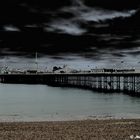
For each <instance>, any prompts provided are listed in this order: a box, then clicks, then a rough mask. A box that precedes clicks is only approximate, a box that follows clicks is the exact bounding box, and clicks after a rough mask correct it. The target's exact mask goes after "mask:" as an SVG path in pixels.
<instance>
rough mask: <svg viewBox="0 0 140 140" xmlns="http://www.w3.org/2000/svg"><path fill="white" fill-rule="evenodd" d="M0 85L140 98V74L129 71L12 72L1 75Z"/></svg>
mask: <svg viewBox="0 0 140 140" xmlns="http://www.w3.org/2000/svg"><path fill="white" fill-rule="evenodd" d="M0 82H1V83H15V84H46V85H51V86H60V87H77V88H86V89H91V90H96V91H100V92H124V93H127V94H131V95H136V96H140V72H138V71H135V70H133V69H131V70H113V69H103V70H91V71H86V72H64V71H62V70H61V71H60V72H51V73H49V72H37V71H30V72H29V71H28V72H14V73H8V72H6V73H1V74H0Z"/></svg>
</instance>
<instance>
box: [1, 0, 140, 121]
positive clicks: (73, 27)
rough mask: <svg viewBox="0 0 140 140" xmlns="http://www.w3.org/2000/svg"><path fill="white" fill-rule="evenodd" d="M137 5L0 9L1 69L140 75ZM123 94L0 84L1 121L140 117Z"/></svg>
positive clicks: (30, 4)
mask: <svg viewBox="0 0 140 140" xmlns="http://www.w3.org/2000/svg"><path fill="white" fill-rule="evenodd" d="M139 5H140V2H139V0H133V1H129V0H124V1H122V0H114V1H113V2H112V0H94V1H93V0H61V1H60V0H51V1H48V2H47V1H45V0H41V1H39V0H30V1H28V0H22V1H18V0H12V1H10V0H5V1H3V2H0V69H3V68H6V69H7V68H9V69H10V70H11V69H12V70H21V69H36V58H35V57H36V53H37V54H38V55H37V56H38V58H37V63H38V69H39V70H45V71H46V70H48V71H49V70H52V68H53V67H54V66H58V67H63V66H64V65H67V66H68V67H70V68H73V69H77V70H85V69H86V70H87V69H88V70H90V69H93V68H106V67H107V68H140V55H139V54H140V27H139V25H140V21H139V18H140V10H139V9H140V6H139ZM139 106H140V99H139V98H136V97H131V96H128V95H125V94H123V93H122V94H118V93H106V94H104V93H97V92H95V91H89V90H83V89H73V88H60V87H57V88H56V87H49V86H47V85H16V84H13V85H11V84H0V120H1V121H2V120H13V121H14V120H16V121H18V120H29V121H32V120H46V119H48V120H53V119H54V120H61V119H62V118H63V119H80V118H86V119H87V118H96V117H97V118H102V117H103V118H106V117H107V118H108V117H119V118H121V117H122V118H123V117H124V118H125V117H130V118H139V117H140V111H139Z"/></svg>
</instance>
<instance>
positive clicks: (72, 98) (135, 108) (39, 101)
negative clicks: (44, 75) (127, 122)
mask: <svg viewBox="0 0 140 140" xmlns="http://www.w3.org/2000/svg"><path fill="white" fill-rule="evenodd" d="M106 118H140V98H137V97H131V96H129V95H125V94H123V93H99V92H95V91H90V90H83V89H76V88H64V87H63V88H61V87H50V86H47V85H24V84H21V85H20V84H19V85H18V84H0V121H60V120H81V119H106Z"/></svg>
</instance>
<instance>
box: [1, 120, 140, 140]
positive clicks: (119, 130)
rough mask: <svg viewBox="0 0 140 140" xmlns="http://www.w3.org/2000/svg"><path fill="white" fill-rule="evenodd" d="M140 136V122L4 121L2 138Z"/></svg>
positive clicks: (41, 139) (63, 139) (81, 139)
mask: <svg viewBox="0 0 140 140" xmlns="http://www.w3.org/2000/svg"><path fill="white" fill-rule="evenodd" d="M136 136H140V119H108V120H79V121H76V120H75V121H42V122H0V139H1V140H5V139H11V140H13V139H14V140H23V139H25V140H44V139H49V140H104V139H107V140H124V139H125V140H130V138H131V137H133V138H135V137H136Z"/></svg>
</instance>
